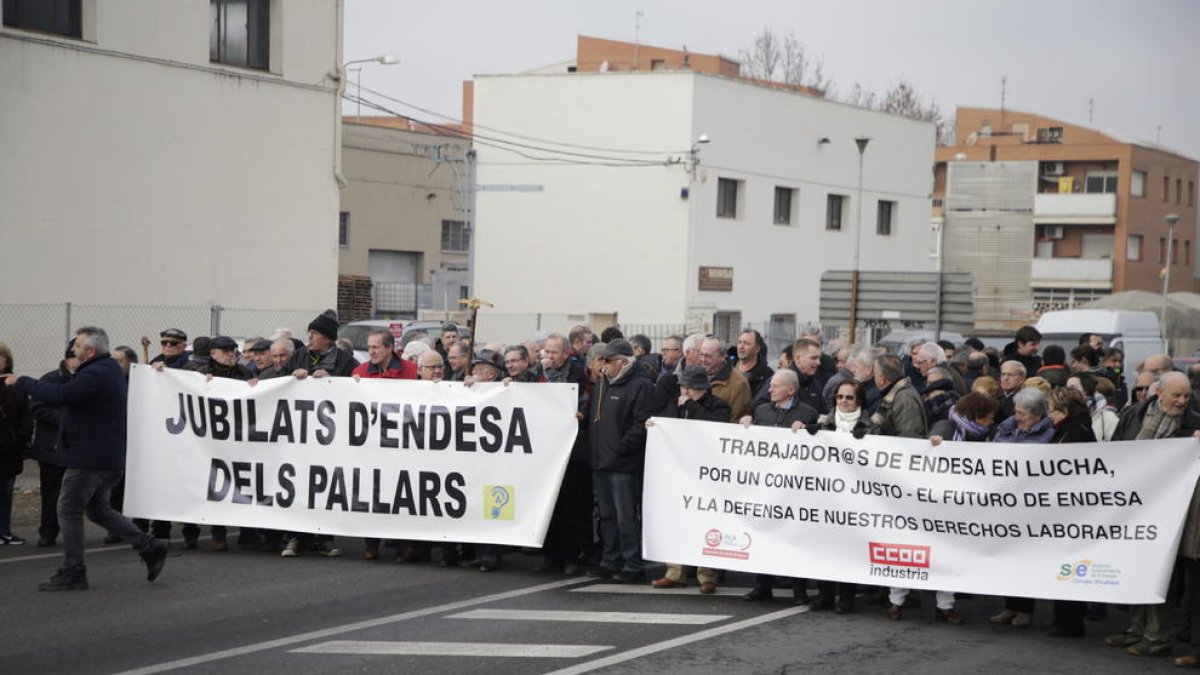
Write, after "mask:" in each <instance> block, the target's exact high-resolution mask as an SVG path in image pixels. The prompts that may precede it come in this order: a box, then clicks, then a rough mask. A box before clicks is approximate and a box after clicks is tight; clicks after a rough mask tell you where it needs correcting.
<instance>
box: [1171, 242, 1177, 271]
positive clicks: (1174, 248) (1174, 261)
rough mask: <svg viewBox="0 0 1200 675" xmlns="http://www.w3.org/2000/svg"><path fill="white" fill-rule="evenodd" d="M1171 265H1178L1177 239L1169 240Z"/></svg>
mask: <svg viewBox="0 0 1200 675" xmlns="http://www.w3.org/2000/svg"><path fill="white" fill-rule="evenodd" d="M1171 264H1172V265H1178V264H1179V240H1178V239H1172V240H1171Z"/></svg>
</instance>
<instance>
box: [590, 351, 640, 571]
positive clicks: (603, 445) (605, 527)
mask: <svg viewBox="0 0 1200 675" xmlns="http://www.w3.org/2000/svg"><path fill="white" fill-rule="evenodd" d="M600 358H602V359H603V360H604V365H603V366H602V368H601V373H600V377H599V378H598V379H597V381H596V383H595V385H594V388H593V390H592V407H591V416H590V418H589V419H590V424H589V429H588V430H589V434H590V438H591V456H590V459H591V462H590V463H591V467H592V491H593V492H594V493H595V495H596V502H597V504H598V505H599V507H600V538H601V540H602V543H603V547H604V548H603V554H602V555H601V558H600V565H599V566H598V567H596V568H594V569H592V570H589V571H588V576H591V577H598V578H611V579H612V580H613V581H615V582H617V583H637V582H640V581H644V580H645V578H646V576H645V575H646V573H645V570H644V569H643V568H644V563H643V561H642V523H641V519H640V517H639V516H638V504H639V503H640V502H641V498H642V471H643V469H644V466H645V459H646V420H648V419H650V416H651V415H653V414H654V411H655V408H656V399H655V393H654V385H653V384H651V383H650V380H648V379H647V378H646V377H645V375H644V374H643V372H642V369H641V368H639V367H637V365H636V361H635V360H634V356H633V346H632V345H630V344H629V342H628V341H626V340H624V339H619V338H618V339H616V340H613V341H612V342H610V343H609V344H608V345H607V346H605V347H604V349H603V350H602V351H601V352H600Z"/></svg>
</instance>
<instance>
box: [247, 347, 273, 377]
mask: <svg viewBox="0 0 1200 675" xmlns="http://www.w3.org/2000/svg"><path fill="white" fill-rule="evenodd" d="M246 354H247V355H249V357H250V363H251V364H253V366H249V364H247V366H248V367H250V370H251V371H252V372H253V373H254V374H255V375H258V374H259V373H262V372H263V371H265V370H266V369H267V368H270V367H271V365H272V364H271V341H270V340H268V339H266V338H259V339H257V340H255V341H254V343H253V344H251V345H250V347H249V348H248V349H247V350H246Z"/></svg>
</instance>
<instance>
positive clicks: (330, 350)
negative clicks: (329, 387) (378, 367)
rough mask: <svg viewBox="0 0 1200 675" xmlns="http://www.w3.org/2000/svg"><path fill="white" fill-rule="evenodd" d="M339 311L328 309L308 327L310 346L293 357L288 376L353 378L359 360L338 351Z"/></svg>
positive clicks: (299, 350) (299, 377) (289, 363)
mask: <svg viewBox="0 0 1200 675" xmlns="http://www.w3.org/2000/svg"><path fill="white" fill-rule="evenodd" d="M337 332H338V319H337V312H335V311H333V310H332V309H327V310H325V311H324V312H322V313H321V315H320V316H318V317H317V318H315V319H313V320H312V321H311V322H309V324H308V344H307V345H305V346H304V347H301V348H300V349H297V350H296V353H294V354H292V359H291V361H288V364H287V370H286V372H287V374H290V375H293V376H295V377H296V379H298V380H303V379H304V378H306V377H308V376H309V375H312V376H313V377H329V376H333V377H350V375H351V374H352V373H353V372H354V368H355V366H357V365H358V361H357V360H355V358H354V356H353V355H351V354H349V353H347V352H344V351H342V350H340V349H338V348H337V345H336V344H334V343H335V342H336V341H337Z"/></svg>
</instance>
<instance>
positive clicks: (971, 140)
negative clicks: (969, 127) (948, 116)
mask: <svg viewBox="0 0 1200 675" xmlns="http://www.w3.org/2000/svg"><path fill="white" fill-rule="evenodd" d="M978 142H979V134H977V133H975V132H974V131H972V132H971V133H970V134H968V135H967V141H966V144H967V145H968V146H972V145H975V144H976V143H978Z"/></svg>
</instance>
